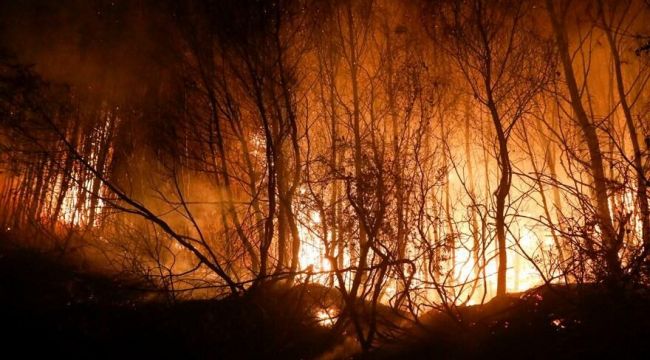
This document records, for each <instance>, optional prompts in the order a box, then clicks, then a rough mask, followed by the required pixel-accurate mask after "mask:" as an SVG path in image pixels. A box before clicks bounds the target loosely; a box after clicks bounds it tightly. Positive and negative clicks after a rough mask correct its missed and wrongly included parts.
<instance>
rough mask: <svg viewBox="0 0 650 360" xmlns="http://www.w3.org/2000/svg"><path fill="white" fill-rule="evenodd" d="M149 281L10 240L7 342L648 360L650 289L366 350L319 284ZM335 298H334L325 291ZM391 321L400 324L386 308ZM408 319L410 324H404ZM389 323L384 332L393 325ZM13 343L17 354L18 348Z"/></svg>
mask: <svg viewBox="0 0 650 360" xmlns="http://www.w3.org/2000/svg"><path fill="white" fill-rule="evenodd" d="M143 288H145V285H144V283H141V282H139V281H137V280H133V279H124V278H119V279H118V278H112V277H108V276H106V275H103V274H98V273H93V272H91V271H89V270H82V269H81V268H80V267H79V266H78V265H74V264H72V263H71V262H70V261H68V260H64V259H62V258H57V257H54V256H52V254H48V253H43V252H39V251H35V250H29V249H25V248H20V247H16V246H14V245H11V244H10V243H9V242H8V241H4V239H3V238H2V237H0V323H1V324H2V326H3V327H4V329H5V330H4V331H3V334H2V335H0V336H1V337H0V345H1V346H2V349H3V350H4V351H6V352H7V353H9V354H12V353H15V354H22V355H23V356H21V357H25V358H32V357H36V356H42V355H47V356H48V357H53V356H54V357H56V356H57V355H61V356H62V357H63V356H64V357H65V358H84V359H88V358H92V359H95V358H111V359H112V358H136V357H139V358H142V357H144V358H154V357H158V358H174V357H178V358H183V359H187V358H210V359H248V358H250V359H311V358H322V359H327V358H330V359H332V358H345V357H352V356H354V357H357V358H368V359H420V358H429V359H430V358H442V359H457V358H485V359H488V358H500V359H504V358H534V359H542V358H561V359H563V358H571V359H582V358H602V357H605V356H607V357H612V358H617V359H620V358H648V357H649V356H650V295H649V293H648V291H647V290H638V289H637V290H634V291H627V292H625V293H622V294H619V295H618V296H616V297H615V298H614V297H612V296H611V295H608V293H607V292H606V291H605V290H604V289H601V288H598V287H595V286H582V287H577V286H571V287H566V286H565V287H553V288H549V287H547V288H544V289H537V290H535V291H529V292H527V293H525V294H516V295H515V294H513V295H511V296H509V297H507V298H503V299H499V300H493V301H490V302H489V303H487V304H484V305H481V306H469V307H463V308H460V309H458V313H457V314H456V316H457V317H456V321H454V320H452V317H451V316H450V315H448V314H446V313H439V312H431V313H429V314H425V315H424V316H422V317H421V319H420V323H419V324H413V323H411V324H410V325H408V327H402V328H401V329H399V331H396V332H392V334H393V335H394V336H392V337H390V338H386V337H383V338H380V341H379V344H378V346H377V347H376V348H375V349H374V350H372V351H371V352H370V353H367V354H359V353H356V354H355V352H356V351H358V347H356V346H354V344H353V341H352V340H351V338H350V337H347V338H346V337H345V336H333V335H332V334H331V331H330V330H329V328H328V327H326V326H323V324H322V323H320V322H319V320H318V319H317V318H315V316H314V312H313V311H314V306H315V303H316V302H320V303H322V302H323V301H325V302H327V301H336V300H332V299H331V298H332V297H333V296H335V295H332V294H335V292H334V291H332V290H327V289H325V288H323V287H318V286H307V287H305V286H296V287H293V288H288V289H282V290H278V289H267V290H264V291H258V292H253V293H251V294H247V295H245V296H242V297H237V298H227V299H223V300H219V301H208V300H192V301H178V302H175V303H170V302H167V301H163V300H162V298H161V297H156V296H155V295H152V291H151V289H149V290H148V291H143ZM328 298H329V299H330V300H326V299H328ZM382 316H383V318H384V320H386V319H389V320H390V321H393V324H395V323H397V322H398V319H399V317H393V318H392V319H390V317H391V315H390V314H389V313H388V310H387V309H383V310H382ZM404 324H405V323H404ZM386 329H387V328H386V327H384V328H383V330H384V333H389V331H387V330H386ZM9 351H11V352H9Z"/></svg>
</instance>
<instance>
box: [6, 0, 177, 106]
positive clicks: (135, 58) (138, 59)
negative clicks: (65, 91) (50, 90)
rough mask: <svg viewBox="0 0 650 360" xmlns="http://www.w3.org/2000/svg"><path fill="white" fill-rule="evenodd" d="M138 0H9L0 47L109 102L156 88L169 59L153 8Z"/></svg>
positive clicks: (47, 75) (48, 76) (51, 77)
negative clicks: (136, 0)
mask: <svg viewBox="0 0 650 360" xmlns="http://www.w3.org/2000/svg"><path fill="white" fill-rule="evenodd" d="M145 3H146V2H143V1H138V2H135V1H83V0H63V1H38V0H27V1H9V2H3V3H2V4H1V5H0V14H1V15H0V29H2V30H1V31H0V34H1V35H0V48H3V49H4V51H6V52H8V53H9V54H11V55H13V56H15V58H16V60H17V61H18V62H21V63H25V64H32V65H33V66H34V69H35V70H36V71H37V72H38V73H39V74H41V75H42V76H43V77H44V78H45V79H46V80H48V81H51V82H56V83H65V84H69V85H71V86H72V87H73V88H74V89H75V90H76V92H78V93H88V94H92V95H93V96H94V97H99V98H102V99H103V100H108V101H110V102H114V103H124V102H126V101H127V100H129V99H135V98H142V97H144V96H145V95H148V94H150V93H151V92H152V90H155V89H156V88H158V87H160V86H161V79H162V78H163V77H162V76H160V75H161V73H162V72H164V68H165V66H166V64H168V63H169V58H170V56H166V55H165V54H169V53H170V52H169V51H167V42H166V39H168V38H169V37H168V36H166V31H165V28H164V27H163V26H162V22H160V21H159V20H161V17H160V16H157V15H156V13H157V10H156V9H157V7H155V6H145Z"/></svg>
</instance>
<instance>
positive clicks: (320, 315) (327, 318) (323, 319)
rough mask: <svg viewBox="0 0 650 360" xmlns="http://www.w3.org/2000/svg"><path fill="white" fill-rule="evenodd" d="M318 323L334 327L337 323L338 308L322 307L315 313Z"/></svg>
mask: <svg viewBox="0 0 650 360" xmlns="http://www.w3.org/2000/svg"><path fill="white" fill-rule="evenodd" d="M314 316H315V317H316V320H317V321H318V324H319V325H321V326H324V327H332V326H334V324H335V323H336V317H337V314H336V310H335V309H333V308H326V309H321V310H318V311H317V312H316V314H314Z"/></svg>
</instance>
